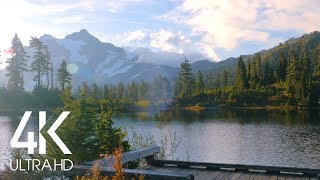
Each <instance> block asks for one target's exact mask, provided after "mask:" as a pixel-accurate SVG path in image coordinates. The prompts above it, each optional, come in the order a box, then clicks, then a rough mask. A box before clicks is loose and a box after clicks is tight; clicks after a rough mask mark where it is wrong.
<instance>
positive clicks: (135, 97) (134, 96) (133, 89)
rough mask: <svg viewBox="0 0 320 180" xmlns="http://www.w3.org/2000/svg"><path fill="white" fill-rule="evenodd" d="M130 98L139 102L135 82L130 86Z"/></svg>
mask: <svg viewBox="0 0 320 180" xmlns="http://www.w3.org/2000/svg"><path fill="white" fill-rule="evenodd" d="M128 91H129V98H130V100H132V101H137V100H138V88H137V85H136V83H135V82H134V81H133V82H132V83H131V84H130V86H129V89H128Z"/></svg>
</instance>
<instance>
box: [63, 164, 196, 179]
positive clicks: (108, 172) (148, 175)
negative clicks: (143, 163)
mask: <svg viewBox="0 0 320 180" xmlns="http://www.w3.org/2000/svg"><path fill="white" fill-rule="evenodd" d="M90 169H91V166H84V165H75V166H73V169H72V171H66V172H65V176H66V177H76V176H84V175H85V174H86V173H87V172H88V171H89V170H90ZM124 172H125V174H126V176H128V177H129V178H130V177H137V176H139V175H143V176H144V179H172V180H193V179H194V176H193V175H192V174H186V173H176V172H159V171H154V170H144V169H124ZM100 174H101V175H102V176H112V175H114V174H115V171H114V170H113V169H111V168H108V167H104V168H102V170H101V172H100Z"/></svg>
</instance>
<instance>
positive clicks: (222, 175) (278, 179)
mask: <svg viewBox="0 0 320 180" xmlns="http://www.w3.org/2000/svg"><path fill="white" fill-rule="evenodd" d="M142 169H144V170H153V171H157V172H159V173H164V174H165V173H181V174H192V175H193V176H194V179H195V180H214V179H217V180H220V179H221V180H222V179H227V180H228V179H230V180H247V179H249V180H317V179H318V178H317V177H316V176H306V175H301V174H270V173H265V172H235V171H233V170H208V169H203V168H190V167H189V168H179V167H170V166H164V167H156V166H151V165H148V166H145V167H143V168H142Z"/></svg>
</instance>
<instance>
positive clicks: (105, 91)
mask: <svg viewBox="0 0 320 180" xmlns="http://www.w3.org/2000/svg"><path fill="white" fill-rule="evenodd" d="M102 98H103V99H109V98H110V90H109V87H108V85H106V84H105V85H104V86H103V88H102Z"/></svg>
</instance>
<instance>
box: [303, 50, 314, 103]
mask: <svg viewBox="0 0 320 180" xmlns="http://www.w3.org/2000/svg"><path fill="white" fill-rule="evenodd" d="M301 60H302V62H301V63H302V69H303V71H302V87H303V97H304V98H308V97H309V95H310V92H311V80H312V71H311V59H310V57H309V53H308V51H307V50H306V49H305V48H304V49H303V50H302V57H301Z"/></svg>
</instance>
